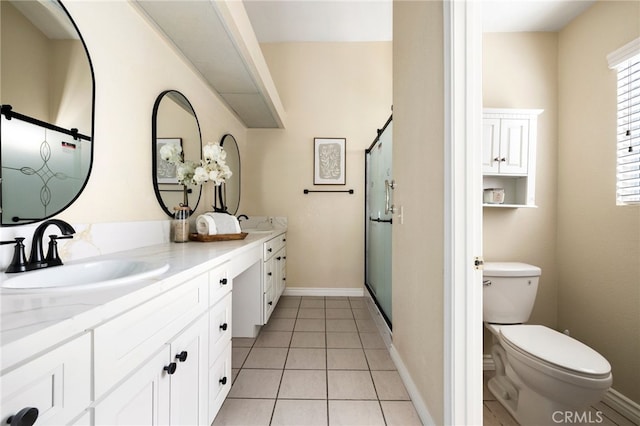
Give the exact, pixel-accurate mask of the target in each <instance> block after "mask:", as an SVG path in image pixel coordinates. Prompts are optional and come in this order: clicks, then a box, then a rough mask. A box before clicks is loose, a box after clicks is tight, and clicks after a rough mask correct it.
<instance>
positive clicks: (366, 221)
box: [364, 114, 393, 331]
mask: <svg viewBox="0 0 640 426" xmlns="http://www.w3.org/2000/svg"><path fill="white" fill-rule="evenodd" d="M392 121H393V114H391V116H389V119H387V121H386V122H385V123H384V126H383V127H382V129H378V130H377V132H378V134H377V136H376V138H375V139H374V140H373V142H371V145H369V147H368V148H367V149H366V150H365V152H364V176H365V195H364V214H365V217H364V286H365V288H366V290H367V292H368V293H369V295H370V296H371V300H373V302H374V303H375V304H376V307H377V308H378V311H379V312H380V315H382V318H384V321H385V322H386V324H387V327H389V331H393V325H392V322H391V318H389V317H388V316H387V313H386V312H385V311H384V309H383V308H382V306H381V305H380V303H379V301H378V299H377V298H376V296H375V294H374V292H373V291H372V290H371V286H370V285H369V283H368V280H367V276H368V268H369V256H368V243H369V232H367V230H368V229H369V210H368V200H369V197H368V195H369V185H368V178H369V162H368V160H367V156H368V155H371V154H370V153H371V150H372V149H373V148H374V147H375V146H376V144H377V143H378V142H379V141H380V136H382V134H383V133H384V131H385V130H386V129H387V127H389V124H390V123H391V122H392ZM392 138H393V136H392ZM392 141H393V139H392ZM389 226H392V224H391V223H389ZM392 235H393V230H392ZM389 244H391V241H389ZM389 267H390V268H391V267H392V259H391V258H390V259H389ZM389 285H390V286H391V290H393V286H392V285H393V282H392V281H391V282H390V283H389ZM392 300H393V299H392Z"/></svg>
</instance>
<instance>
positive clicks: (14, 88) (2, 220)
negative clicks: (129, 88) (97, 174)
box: [0, 0, 95, 226]
mask: <svg viewBox="0 0 640 426" xmlns="http://www.w3.org/2000/svg"><path fill="white" fill-rule="evenodd" d="M0 8H1V10H0V17H1V19H2V23H1V25H0V29H1V33H0V37H1V38H2V51H1V62H2V80H1V83H0V84H1V85H2V90H1V93H2V119H1V122H0V131H1V133H2V135H1V137H2V144H0V159H1V162H0V166H1V174H0V182H1V185H0V187H1V191H0V192H1V193H2V204H1V205H0V224H1V226H12V225H24V224H26V223H33V222H37V221H40V220H43V219H46V218H48V217H51V216H53V215H56V214H58V213H60V212H61V211H63V210H64V209H66V208H67V207H68V206H70V205H71V204H72V203H73V202H74V201H75V200H76V198H78V196H79V195H80V193H81V192H82V190H83V189H84V188H85V185H86V183H87V180H88V179H89V173H90V172H91V165H92V159H93V118H94V93H95V80H94V75H93V66H92V64H91V59H90V57H89V52H88V50H87V46H86V45H85V43H84V40H83V39H82V36H81V35H80V32H79V31H78V27H77V26H76V24H75V22H73V19H71V16H70V15H69V13H68V12H67V10H66V9H65V7H64V6H63V5H62V3H60V2H59V1H44V0H42V1H39V0H24V1H5V0H3V1H0Z"/></svg>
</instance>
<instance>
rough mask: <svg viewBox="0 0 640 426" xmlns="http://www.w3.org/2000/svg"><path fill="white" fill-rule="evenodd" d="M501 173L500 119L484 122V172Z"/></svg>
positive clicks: (485, 120)
mask: <svg viewBox="0 0 640 426" xmlns="http://www.w3.org/2000/svg"><path fill="white" fill-rule="evenodd" d="M499 171H500V119H498V118H485V119H484V120H482V172H483V173H486V174H497V173H498V172H499Z"/></svg>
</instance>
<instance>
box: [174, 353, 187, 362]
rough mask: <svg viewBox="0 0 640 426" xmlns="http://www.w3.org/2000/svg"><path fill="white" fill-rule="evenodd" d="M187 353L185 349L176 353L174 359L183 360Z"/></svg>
mask: <svg viewBox="0 0 640 426" xmlns="http://www.w3.org/2000/svg"><path fill="white" fill-rule="evenodd" d="M187 355H188V354H187V351H182V352H180V353H179V354H178V355H176V359H177V360H178V361H180V362H185V361H186V360H187Z"/></svg>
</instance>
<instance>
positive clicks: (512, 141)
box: [482, 108, 542, 207]
mask: <svg viewBox="0 0 640 426" xmlns="http://www.w3.org/2000/svg"><path fill="white" fill-rule="evenodd" d="M541 113H542V110H537V109H536V110H521V109H494V108H486V109H484V112H483V133H482V173H483V189H487V188H502V189H504V192H505V197H504V203H501V204H484V205H485V206H488V207H534V206H535V170H536V143H537V120H538V115H540V114H541Z"/></svg>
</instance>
